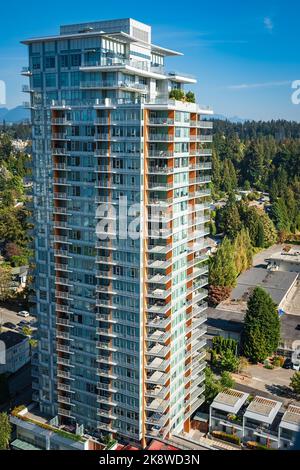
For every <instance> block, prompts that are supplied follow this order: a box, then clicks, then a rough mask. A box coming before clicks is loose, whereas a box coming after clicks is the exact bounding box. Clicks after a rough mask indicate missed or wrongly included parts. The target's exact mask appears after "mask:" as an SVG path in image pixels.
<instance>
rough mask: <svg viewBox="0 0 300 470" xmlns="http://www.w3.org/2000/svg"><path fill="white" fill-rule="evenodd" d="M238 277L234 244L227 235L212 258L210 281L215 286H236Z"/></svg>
mask: <svg viewBox="0 0 300 470" xmlns="http://www.w3.org/2000/svg"><path fill="white" fill-rule="evenodd" d="M236 278H237V272H236V267H235V262H234V250H233V246H232V244H231V242H230V240H229V239H228V238H227V237H225V238H224V239H223V241H222V243H221V245H220V247H219V248H218V251H217V253H216V254H215V256H214V257H213V258H212V259H211V264H210V283H211V284H212V285H213V286H223V287H234V286H235V285H236Z"/></svg>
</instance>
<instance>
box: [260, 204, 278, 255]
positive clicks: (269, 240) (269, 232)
mask: <svg viewBox="0 0 300 470" xmlns="http://www.w3.org/2000/svg"><path fill="white" fill-rule="evenodd" d="M259 217H260V222H261V223H262V225H263V229H264V248H268V247H269V246H271V245H274V243H276V240H277V232H276V228H275V225H274V223H273V221H272V220H271V219H270V217H269V216H268V214H266V213H265V212H263V211H261V213H260V214H259Z"/></svg>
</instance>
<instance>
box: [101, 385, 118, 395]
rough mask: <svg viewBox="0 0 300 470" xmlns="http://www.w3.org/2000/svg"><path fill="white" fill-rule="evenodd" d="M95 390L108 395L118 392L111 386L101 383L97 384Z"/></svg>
mask: <svg viewBox="0 0 300 470" xmlns="http://www.w3.org/2000/svg"><path fill="white" fill-rule="evenodd" d="M97 389H98V390H105V391H107V392H110V393H117V391H118V390H117V389H116V388H114V387H113V386H112V385H111V384H108V383H103V382H97Z"/></svg>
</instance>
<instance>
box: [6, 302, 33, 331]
mask: <svg viewBox="0 0 300 470" xmlns="http://www.w3.org/2000/svg"><path fill="white" fill-rule="evenodd" d="M21 310H22V307H20V310H18V311H21ZM18 311H15V310H10V309H7V308H4V307H0V324H1V325H5V323H12V324H14V325H16V326H17V325H18V324H19V323H20V322H21V321H26V323H30V322H34V321H35V318H34V317H32V316H29V317H27V318H24V317H21V316H19V315H18ZM12 329H13V330H14V331H17V328H16V329H14V328H12Z"/></svg>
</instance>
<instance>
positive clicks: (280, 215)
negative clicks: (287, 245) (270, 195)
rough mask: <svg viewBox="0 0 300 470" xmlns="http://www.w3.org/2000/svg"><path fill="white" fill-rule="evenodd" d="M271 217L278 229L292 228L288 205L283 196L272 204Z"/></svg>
mask: <svg viewBox="0 0 300 470" xmlns="http://www.w3.org/2000/svg"><path fill="white" fill-rule="evenodd" d="M271 218H272V219H273V221H274V224H275V226H276V228H277V230H285V231H287V232H288V231H289V230H290V221H289V216H288V212H287V207H286V205H285V202H284V200H283V199H282V198H279V199H277V201H275V202H274V203H273V204H272V206H271Z"/></svg>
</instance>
